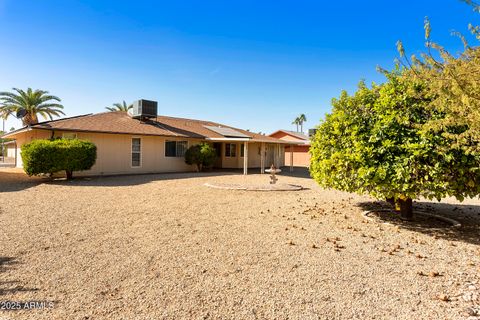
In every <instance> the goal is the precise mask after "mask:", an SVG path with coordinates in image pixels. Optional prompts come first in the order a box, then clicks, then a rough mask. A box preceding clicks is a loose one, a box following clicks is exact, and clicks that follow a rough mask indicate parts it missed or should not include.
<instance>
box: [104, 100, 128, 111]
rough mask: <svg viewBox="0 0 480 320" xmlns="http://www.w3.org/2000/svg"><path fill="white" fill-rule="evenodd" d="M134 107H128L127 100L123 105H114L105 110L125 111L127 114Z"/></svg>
mask: <svg viewBox="0 0 480 320" xmlns="http://www.w3.org/2000/svg"><path fill="white" fill-rule="evenodd" d="M132 108H133V106H132V105H129V106H128V105H127V103H126V102H125V100H123V102H122V103H119V102H117V103H114V104H113V105H112V107H106V108H105V109H107V110H108V111H112V112H113V111H125V112H127V111H128V110H130V109H132Z"/></svg>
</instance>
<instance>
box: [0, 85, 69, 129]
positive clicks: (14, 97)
mask: <svg viewBox="0 0 480 320" xmlns="http://www.w3.org/2000/svg"><path fill="white" fill-rule="evenodd" d="M12 90H13V91H15V92H0V116H1V117H3V118H5V119H6V118H8V117H9V116H10V115H11V114H13V113H16V112H18V111H19V110H25V116H24V117H23V118H22V122H23V125H25V126H27V125H31V124H35V123H38V115H41V116H42V117H43V118H45V119H47V118H50V120H53V117H54V116H55V117H59V116H60V115H65V113H63V111H62V109H63V106H62V105H61V104H59V103H56V102H53V101H57V102H60V101H61V100H60V98H58V97H56V96H52V95H49V94H48V91H44V90H35V91H34V90H32V88H28V89H27V91H24V90H21V89H17V88H13V89H12Z"/></svg>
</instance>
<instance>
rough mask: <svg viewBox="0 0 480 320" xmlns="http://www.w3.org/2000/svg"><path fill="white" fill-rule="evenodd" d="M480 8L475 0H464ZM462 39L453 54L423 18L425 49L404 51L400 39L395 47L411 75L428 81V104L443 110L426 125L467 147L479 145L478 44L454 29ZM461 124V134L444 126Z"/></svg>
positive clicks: (476, 32)
mask: <svg viewBox="0 0 480 320" xmlns="http://www.w3.org/2000/svg"><path fill="white" fill-rule="evenodd" d="M463 2H465V3H467V4H469V5H471V6H472V7H473V9H474V11H476V12H480V6H479V5H478V3H477V2H475V1H471V0H463ZM468 29H469V31H470V33H471V35H473V37H474V38H475V39H476V40H474V41H475V42H478V41H479V40H480V27H478V26H474V25H471V24H470V25H469V26H468ZM453 34H454V35H456V36H457V37H458V38H459V40H460V41H462V43H463V47H464V49H463V51H462V52H460V53H458V54H452V53H451V52H449V50H448V49H447V48H445V47H443V46H442V45H440V44H438V43H436V42H435V41H433V40H432V38H431V27H430V21H429V19H428V18H426V19H425V47H426V51H425V52H424V53H422V54H421V55H420V56H415V55H412V56H411V57H410V58H409V57H407V55H406V54H405V49H404V47H403V43H402V42H401V41H399V42H398V43H397V48H398V51H399V54H400V59H398V63H399V64H402V65H403V66H404V67H406V68H408V69H410V70H411V74H410V75H411V76H415V77H418V78H420V79H422V80H423V81H426V82H428V88H427V90H428V91H429V93H430V95H431V96H432V97H433V99H432V101H431V103H430V106H431V107H432V108H433V109H435V110H438V111H441V112H443V113H444V115H445V116H444V117H443V118H441V119H436V120H434V121H429V122H428V123H427V124H426V127H428V128H429V129H433V130H436V131H438V132H442V134H443V135H445V136H448V137H449V138H450V139H452V143H455V144H456V145H457V146H462V147H463V148H465V149H467V150H472V149H477V150H478V149H480V146H479V145H478V143H476V142H477V141H478V140H479V139H480V77H479V76H478V75H479V74H480V47H479V46H478V44H477V45H473V46H472V45H471V44H470V43H469V42H468V41H467V38H466V37H465V36H464V35H462V34H461V33H460V32H453ZM458 125H463V126H464V127H465V128H466V130H464V131H463V132H462V133H461V134H450V133H449V132H448V131H446V130H445V129H446V128H448V127H451V126H458Z"/></svg>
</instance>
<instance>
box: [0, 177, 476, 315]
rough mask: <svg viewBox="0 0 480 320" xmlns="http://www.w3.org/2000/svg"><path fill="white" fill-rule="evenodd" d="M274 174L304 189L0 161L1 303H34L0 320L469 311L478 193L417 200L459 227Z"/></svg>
mask: <svg viewBox="0 0 480 320" xmlns="http://www.w3.org/2000/svg"><path fill="white" fill-rule="evenodd" d="M2 170H3V171H2ZM279 179H280V180H279V182H280V183H292V184H300V185H303V186H304V187H307V188H308V189H307V190H302V191H295V192H248V191H233V190H221V189H211V188H207V187H205V186H204V184H205V183H206V182H218V183H250V184H259V183H268V181H269V178H268V176H267V175H266V176H261V175H249V176H247V177H244V176H242V175H238V174H228V173H221V174H217V175H215V174H165V175H160V174H158V175H140V176H124V177H104V178H92V179H77V180H74V181H71V182H67V181H55V182H45V181H44V180H41V179H33V178H27V177H25V176H24V175H23V174H21V173H17V172H16V171H14V170H7V169H0V249H1V250H0V302H1V303H3V307H4V308H5V306H6V303H5V301H13V302H22V303H23V302H27V301H37V302H38V303H37V305H32V308H33V307H36V308H34V309H30V310H20V311H18V310H17V311H5V310H0V319H2V320H7V319H467V318H469V316H470V319H475V317H474V315H475V312H476V310H478V305H479V304H480V302H479V293H480V247H479V243H480V232H479V224H480V206H477V205H476V204H477V203H479V202H478V201H477V200H475V201H473V200H470V201H468V202H467V203H464V204H462V205H459V204H457V203H455V202H454V201H448V202H449V203H450V204H436V203H427V202H423V203H417V204H416V206H417V207H421V208H423V209H429V210H430V211H434V212H436V213H438V214H443V215H446V216H455V217H457V219H459V220H460V221H461V222H462V223H463V224H464V227H463V228H462V229H461V230H450V229H447V228H445V226H442V225H440V224H439V223H435V222H432V224H431V225H430V224H429V223H428V222H425V221H423V222H422V221H420V222H418V223H413V224H405V223H400V222H397V221H396V220H395V219H392V220H391V221H390V222H391V223H390V224H379V223H372V222H366V221H365V220H364V219H363V218H362V217H361V215H360V213H361V212H362V210H364V209H365V208H368V207H371V206H372V205H378V204H375V203H373V200H372V199H369V198H367V197H360V196H357V195H352V194H348V193H342V192H336V191H329V190H322V189H321V188H319V187H318V186H316V185H315V183H314V182H313V181H312V180H311V179H308V178H305V177H294V176H290V177H287V176H284V175H280V176H279ZM385 219H390V218H389V217H385ZM432 226H433V227H432ZM42 302H45V303H44V304H42ZM22 306H23V307H24V305H22ZM0 307H1V305H0ZM42 307H43V308H42ZM9 308H12V305H11V304H10V305H9ZM478 311H479V312H480V310H478ZM479 318H480V317H479Z"/></svg>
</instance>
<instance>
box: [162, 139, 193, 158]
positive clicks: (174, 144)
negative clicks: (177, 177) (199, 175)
mask: <svg viewBox="0 0 480 320" xmlns="http://www.w3.org/2000/svg"><path fill="white" fill-rule="evenodd" d="M187 149H188V142H187V141H165V157H177V158H181V157H184V156H185V151H187Z"/></svg>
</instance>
